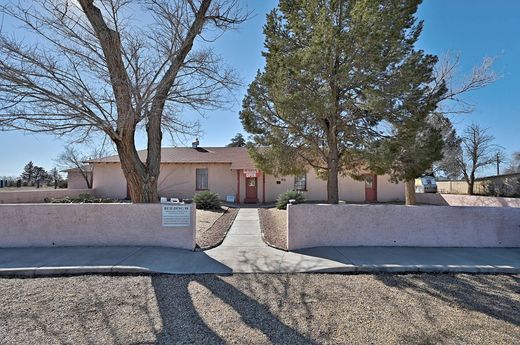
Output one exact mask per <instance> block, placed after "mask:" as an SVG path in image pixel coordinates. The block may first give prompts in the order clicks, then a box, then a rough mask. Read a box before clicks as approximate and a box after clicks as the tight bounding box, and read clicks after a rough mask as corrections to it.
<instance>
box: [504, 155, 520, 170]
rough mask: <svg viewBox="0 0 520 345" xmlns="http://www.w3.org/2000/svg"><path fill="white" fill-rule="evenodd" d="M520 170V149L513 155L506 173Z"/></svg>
mask: <svg viewBox="0 0 520 345" xmlns="http://www.w3.org/2000/svg"><path fill="white" fill-rule="evenodd" d="M518 172H520V151H518V152H515V153H513V154H512V155H511V159H510V160H509V166H508V167H507V168H506V170H505V173H506V174H514V173H518Z"/></svg>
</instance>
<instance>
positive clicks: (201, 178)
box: [195, 168, 208, 190]
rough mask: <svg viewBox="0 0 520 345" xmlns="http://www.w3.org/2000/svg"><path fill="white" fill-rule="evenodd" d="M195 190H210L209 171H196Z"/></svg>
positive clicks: (205, 169)
mask: <svg viewBox="0 0 520 345" xmlns="http://www.w3.org/2000/svg"><path fill="white" fill-rule="evenodd" d="M195 175H196V177H195V188H196V189H197V190H206V189H208V169H207V168H204V169H195Z"/></svg>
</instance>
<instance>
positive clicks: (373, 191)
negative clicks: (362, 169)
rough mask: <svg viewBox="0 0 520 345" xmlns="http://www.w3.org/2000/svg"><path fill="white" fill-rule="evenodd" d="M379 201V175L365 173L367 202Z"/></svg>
mask: <svg viewBox="0 0 520 345" xmlns="http://www.w3.org/2000/svg"><path fill="white" fill-rule="evenodd" d="M376 201H377V175H374V174H369V175H365V202H376Z"/></svg>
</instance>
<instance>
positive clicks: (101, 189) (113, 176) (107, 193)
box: [92, 163, 126, 199]
mask: <svg viewBox="0 0 520 345" xmlns="http://www.w3.org/2000/svg"><path fill="white" fill-rule="evenodd" d="M92 173H93V174H94V177H93V180H92V188H93V189H95V190H96V191H97V194H98V195H99V196H103V197H106V198H113V199H124V198H126V179H125V175H123V170H122V169H121V165H120V164H119V163H103V164H94V165H93V168H92Z"/></svg>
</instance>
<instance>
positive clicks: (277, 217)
mask: <svg viewBox="0 0 520 345" xmlns="http://www.w3.org/2000/svg"><path fill="white" fill-rule="evenodd" d="M258 215H259V218H260V227H261V228H262V235H263V236H262V237H263V238H264V241H265V242H266V243H267V244H268V245H270V246H272V247H275V248H280V249H283V250H287V211H286V210H279V209H276V208H259V209H258Z"/></svg>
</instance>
